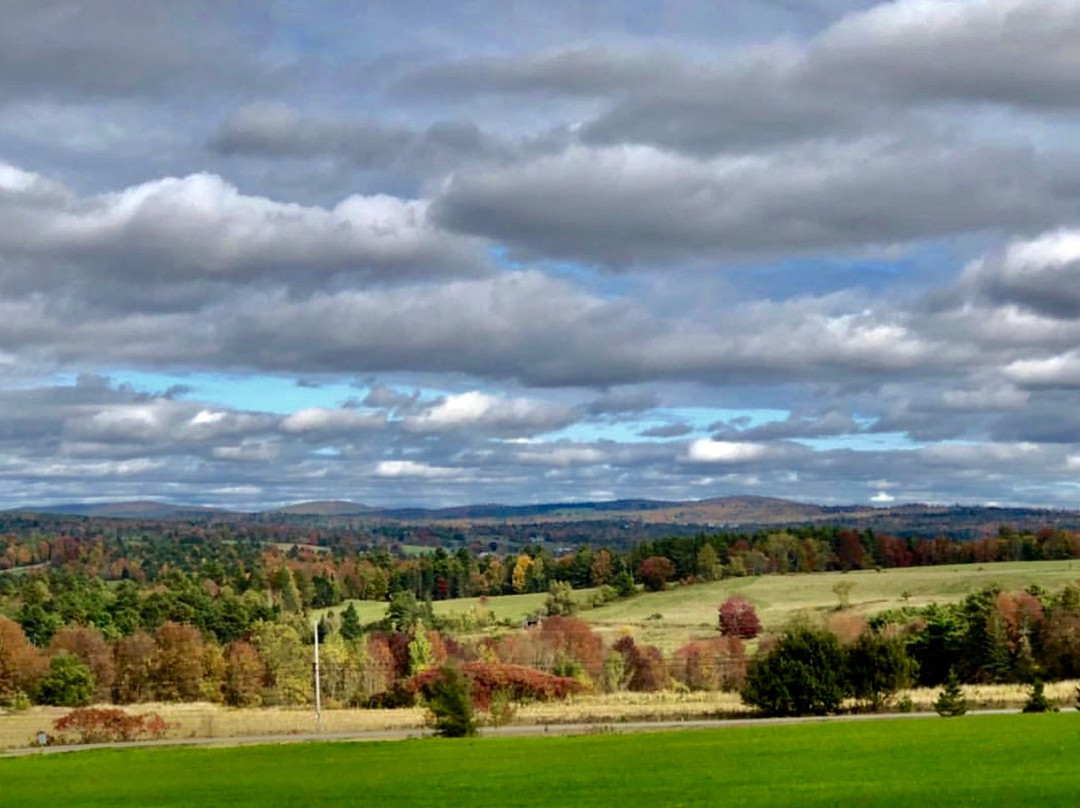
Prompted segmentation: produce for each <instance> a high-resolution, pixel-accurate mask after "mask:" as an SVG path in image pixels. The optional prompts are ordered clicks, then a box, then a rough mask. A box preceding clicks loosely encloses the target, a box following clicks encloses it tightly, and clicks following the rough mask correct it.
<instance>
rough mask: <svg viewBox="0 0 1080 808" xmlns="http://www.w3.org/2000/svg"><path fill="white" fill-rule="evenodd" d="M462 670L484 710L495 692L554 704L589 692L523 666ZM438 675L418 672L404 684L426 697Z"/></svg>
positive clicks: (477, 664) (467, 666)
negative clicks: (555, 701) (554, 701)
mask: <svg viewBox="0 0 1080 808" xmlns="http://www.w3.org/2000/svg"><path fill="white" fill-rule="evenodd" d="M461 671H462V673H464V674H465V676H466V677H468V679H469V681H470V682H471V684H472V698H473V704H475V705H476V707H477V708H478V709H481V710H487V709H488V708H490V706H491V696H492V694H493V693H495V692H496V691H502V692H503V693H505V694H507V695H508V697H509V698H510V700H512V701H552V700H555V699H565V698H566V697H567V696H571V695H573V694H574V693H581V692H583V691H584V690H585V689H586V688H585V685H583V684H582V683H581V682H579V681H578V680H577V679H571V678H569V677H567V676H554V675H552V674H550V673H545V672H544V671H538V670H536V669H535V668H527V667H525V666H524V665H506V664H503V663H501V662H466V663H465V664H464V665H462V666H461ZM439 675H440V671H439V669H438V668H431V669H429V670H426V671H423V672H422V673H418V674H416V675H415V676H413V677H411V678H410V679H408V680H407V681H406V682H405V683H404V686H405V689H407V690H410V691H412V692H413V693H423V694H424V695H427V691H428V690H429V689H430V687H431V685H432V683H434V682H435V680H436V679H438V678H439Z"/></svg>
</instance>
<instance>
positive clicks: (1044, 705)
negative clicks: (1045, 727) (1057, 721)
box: [1024, 679, 1058, 713]
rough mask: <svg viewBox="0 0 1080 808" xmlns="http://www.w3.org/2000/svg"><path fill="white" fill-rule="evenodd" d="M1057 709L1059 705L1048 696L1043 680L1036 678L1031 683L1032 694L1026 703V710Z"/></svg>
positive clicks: (1035, 711) (1054, 710)
mask: <svg viewBox="0 0 1080 808" xmlns="http://www.w3.org/2000/svg"><path fill="white" fill-rule="evenodd" d="M1057 711H1058V708H1057V705H1056V704H1054V703H1053V702H1052V701H1050V699H1048V698H1047V697H1046V693H1045V692H1044V688H1043V683H1042V681H1041V680H1040V679H1036V680H1035V681H1034V683H1032V685H1031V695H1030V696H1028V700H1027V701H1026V702H1025V703H1024V712H1025V713H1056V712H1057Z"/></svg>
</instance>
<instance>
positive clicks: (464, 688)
mask: <svg viewBox="0 0 1080 808" xmlns="http://www.w3.org/2000/svg"><path fill="white" fill-rule="evenodd" d="M470 691H471V687H470V685H469V680H468V679H467V678H466V677H465V674H464V673H462V672H461V668H460V667H458V666H457V665H456V664H453V663H449V664H447V665H444V666H443V668H442V670H441V671H440V675H439V678H438V679H436V680H435V681H434V682H432V683H431V684H430V685H429V686H428V688H427V693H426V696H427V700H428V708H429V709H430V710H431V712H432V713H433V714H434V716H435V734H436V735H440V736H442V737H444V738H464V737H468V736H471V735H475V734H476V733H477V731H478V729H479V724H478V722H477V720H476V714H475V712H474V710H473V704H472V696H471V692H470Z"/></svg>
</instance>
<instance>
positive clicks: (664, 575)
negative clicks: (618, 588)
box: [638, 556, 675, 592]
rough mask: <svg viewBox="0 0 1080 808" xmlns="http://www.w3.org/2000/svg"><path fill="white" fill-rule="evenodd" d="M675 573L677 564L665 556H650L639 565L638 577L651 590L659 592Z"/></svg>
mask: <svg viewBox="0 0 1080 808" xmlns="http://www.w3.org/2000/svg"><path fill="white" fill-rule="evenodd" d="M674 575H675V564H673V563H672V561H671V559H670V558H666V557H665V556H649V557H648V558H646V559H645V560H644V561H642V562H641V566H639V567H638V578H639V579H640V580H641V582H642V583H643V584H645V588H646V589H648V590H649V591H650V592H659V591H660V590H661V589H663V588H664V586H665V585H666V584H667V582H668V581H670V580H671V578H672V577H673V576H674Z"/></svg>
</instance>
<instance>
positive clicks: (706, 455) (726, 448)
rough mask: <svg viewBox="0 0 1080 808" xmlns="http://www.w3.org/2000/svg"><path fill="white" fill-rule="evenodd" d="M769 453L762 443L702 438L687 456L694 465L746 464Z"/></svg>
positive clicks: (693, 443) (691, 447)
mask: <svg viewBox="0 0 1080 808" xmlns="http://www.w3.org/2000/svg"><path fill="white" fill-rule="evenodd" d="M769 453H770V449H769V447H768V446H766V445H765V444H761V443H746V442H740V441H726V440H708V439H707V438H702V439H700V440H695V441H693V442H692V443H691V444H690V447H689V448H688V449H687V454H686V456H687V459H688V460H690V461H691V462H692V463H745V462H748V461H752V460H759V459H761V458H763V457H765V456H766V455H767V454H769Z"/></svg>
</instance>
